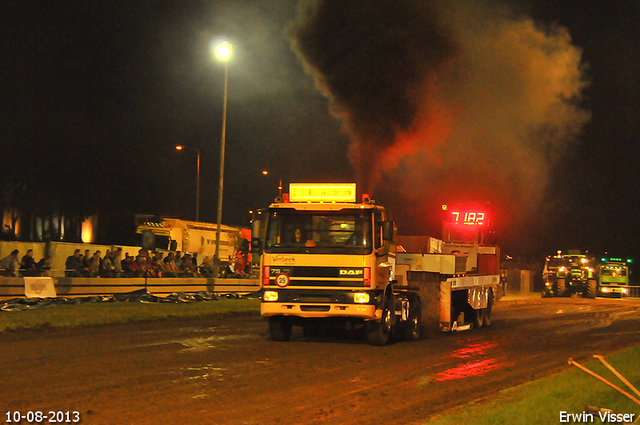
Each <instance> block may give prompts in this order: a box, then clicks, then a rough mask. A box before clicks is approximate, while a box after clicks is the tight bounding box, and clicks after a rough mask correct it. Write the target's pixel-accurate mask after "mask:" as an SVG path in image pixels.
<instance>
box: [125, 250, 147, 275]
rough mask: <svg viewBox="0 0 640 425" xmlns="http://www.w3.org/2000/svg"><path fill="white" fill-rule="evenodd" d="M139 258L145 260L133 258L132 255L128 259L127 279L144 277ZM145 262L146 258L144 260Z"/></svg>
mask: <svg viewBox="0 0 640 425" xmlns="http://www.w3.org/2000/svg"><path fill="white" fill-rule="evenodd" d="M140 258H145V257H139V258H135V257H134V256H133V255H131V256H129V257H128V261H129V265H128V267H127V268H128V269H129V277H143V276H144V272H143V270H142V267H141V265H140V263H141V260H140ZM145 261H146V258H145Z"/></svg>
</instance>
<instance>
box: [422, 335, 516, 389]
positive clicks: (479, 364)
mask: <svg viewBox="0 0 640 425" xmlns="http://www.w3.org/2000/svg"><path fill="white" fill-rule="evenodd" d="M497 346H498V344H497V343H495V342H483V343H477V344H470V345H468V346H466V347H463V348H460V349H458V350H455V351H454V352H453V353H451V357H453V358H456V359H465V360H468V361H467V362H465V363H463V364H461V365H458V366H456V367H453V368H449V369H447V370H444V371H442V372H438V373H436V374H434V375H433V376H432V377H431V379H430V381H431V382H444V381H451V380H454V379H462V378H469V377H472V376H479V375H483V374H485V373H487V372H490V371H492V370H496V369H500V368H503V367H506V366H509V365H510V364H511V363H508V362H501V361H499V360H498V359H497V358H495V357H493V353H492V352H491V351H492V349H494V348H496V347H497Z"/></svg>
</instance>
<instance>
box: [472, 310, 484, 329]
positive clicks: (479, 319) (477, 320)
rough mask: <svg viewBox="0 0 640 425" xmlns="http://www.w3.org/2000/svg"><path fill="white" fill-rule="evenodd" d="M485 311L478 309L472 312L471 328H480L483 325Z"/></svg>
mask: <svg viewBox="0 0 640 425" xmlns="http://www.w3.org/2000/svg"><path fill="white" fill-rule="evenodd" d="M484 316H485V309H484V308H479V309H477V310H476V309H474V310H473V327H474V328H480V327H482V325H483V324H484Z"/></svg>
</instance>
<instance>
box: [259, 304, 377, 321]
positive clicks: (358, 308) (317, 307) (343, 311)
mask: <svg viewBox="0 0 640 425" xmlns="http://www.w3.org/2000/svg"><path fill="white" fill-rule="evenodd" d="M260 313H261V314H262V315H263V316H277V315H284V316H297V317H304V318H314V317H317V318H325V317H358V318H362V319H368V320H371V319H376V318H378V319H379V318H380V316H381V315H382V311H381V310H378V311H377V314H376V306H375V305H372V304H307V303H292V302H277V301H276V302H262V304H261V305H260Z"/></svg>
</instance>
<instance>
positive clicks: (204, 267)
mask: <svg viewBox="0 0 640 425" xmlns="http://www.w3.org/2000/svg"><path fill="white" fill-rule="evenodd" d="M213 273H214V267H213V260H212V259H211V258H209V257H204V258H203V259H202V264H201V265H200V274H201V275H202V276H204V277H213Z"/></svg>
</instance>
